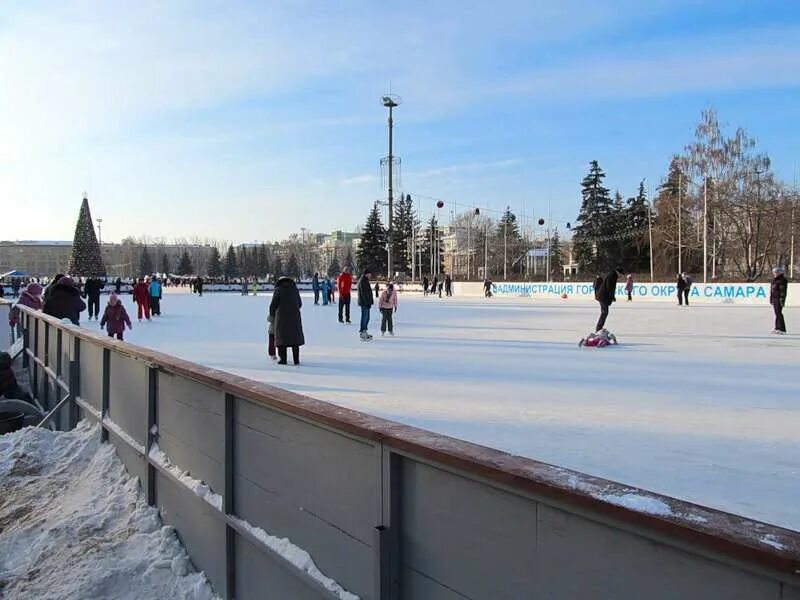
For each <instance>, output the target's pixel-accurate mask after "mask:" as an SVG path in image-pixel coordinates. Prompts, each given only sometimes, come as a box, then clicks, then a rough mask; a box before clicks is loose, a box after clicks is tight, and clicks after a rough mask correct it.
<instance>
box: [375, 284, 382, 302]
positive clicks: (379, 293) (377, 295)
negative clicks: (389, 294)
mask: <svg viewBox="0 0 800 600" xmlns="http://www.w3.org/2000/svg"><path fill="white" fill-rule="evenodd" d="M380 295H381V285H380V283H378V282H377V281H376V282H375V300H377V299H378V297H379V296H380Z"/></svg>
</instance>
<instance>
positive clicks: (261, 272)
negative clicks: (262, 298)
mask: <svg viewBox="0 0 800 600" xmlns="http://www.w3.org/2000/svg"><path fill="white" fill-rule="evenodd" d="M257 274H258V276H259V277H266V276H267V275H269V254H268V253H267V245H266V244H261V246H259V248H258V266H257Z"/></svg>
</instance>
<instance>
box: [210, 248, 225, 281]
mask: <svg viewBox="0 0 800 600" xmlns="http://www.w3.org/2000/svg"><path fill="white" fill-rule="evenodd" d="M206 274H207V275H208V276H209V277H219V276H220V275H222V257H221V256H220V254H219V250H218V249H217V247H216V246H211V252H210V253H209V255H208V264H207V265H206Z"/></svg>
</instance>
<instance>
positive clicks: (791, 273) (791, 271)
mask: <svg viewBox="0 0 800 600" xmlns="http://www.w3.org/2000/svg"><path fill="white" fill-rule="evenodd" d="M796 202H797V198H795V197H794V196H792V213H791V214H792V216H791V219H792V222H791V234H790V242H789V279H794V206H795V203H796Z"/></svg>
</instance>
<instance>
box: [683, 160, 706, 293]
mask: <svg viewBox="0 0 800 600" xmlns="http://www.w3.org/2000/svg"><path fill="white" fill-rule="evenodd" d="M681 188H683V173H682V172H681V171H678V273H683V260H682V259H683V238H682V236H681V223H682V222H683V211H682V210H681V194H682V191H681ZM703 283H705V281H703Z"/></svg>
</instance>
